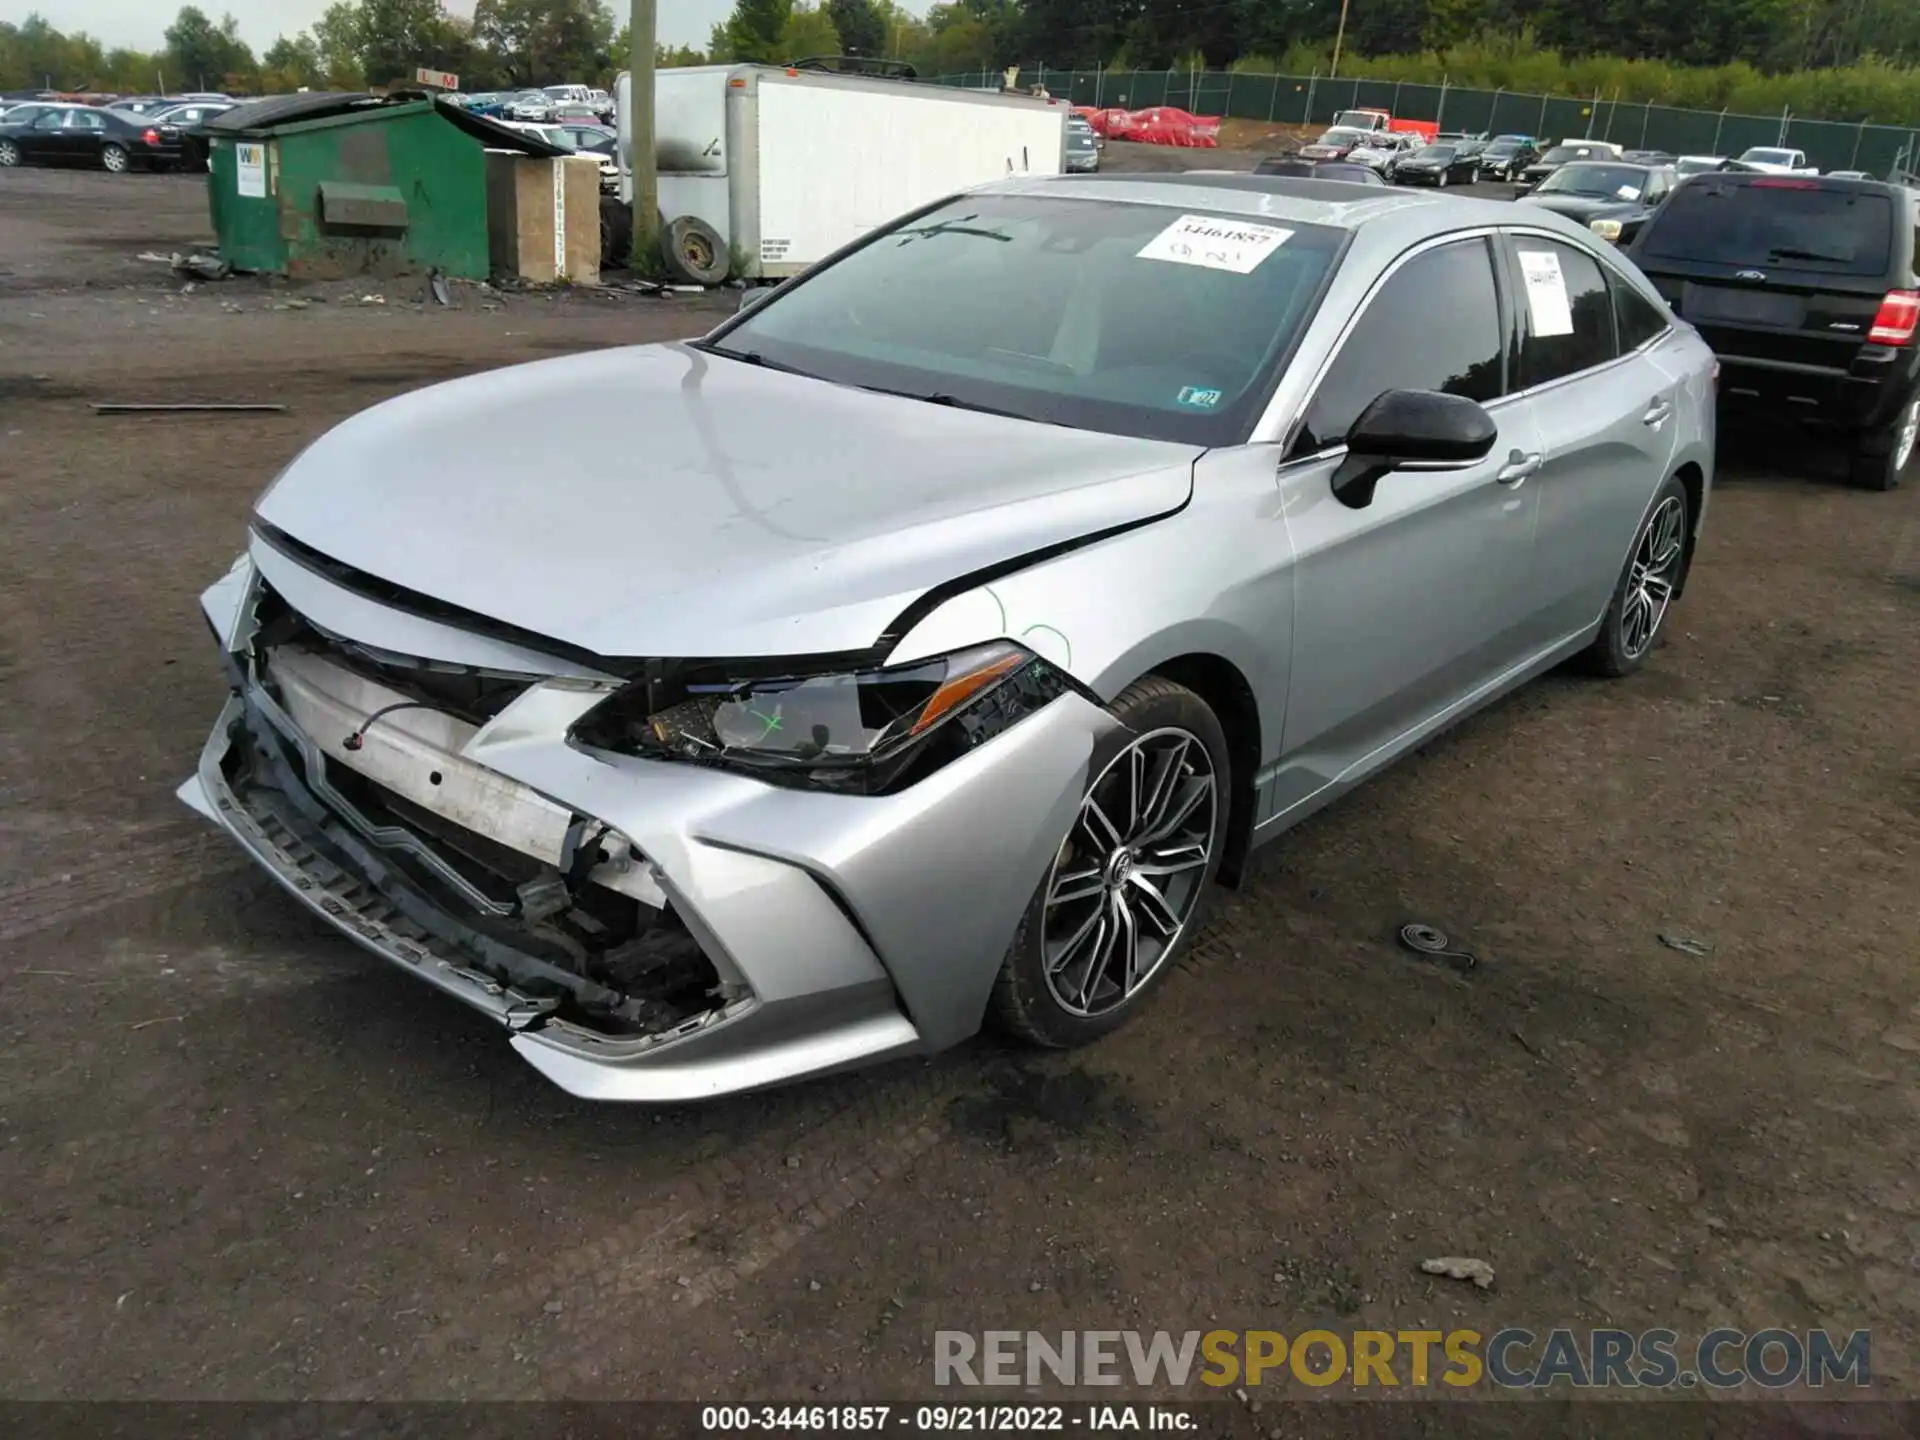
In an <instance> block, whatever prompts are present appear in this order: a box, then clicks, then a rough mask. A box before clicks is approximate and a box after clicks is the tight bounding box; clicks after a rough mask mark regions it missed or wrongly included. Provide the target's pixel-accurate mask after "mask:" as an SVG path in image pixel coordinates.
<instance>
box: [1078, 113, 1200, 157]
mask: <svg viewBox="0 0 1920 1440" xmlns="http://www.w3.org/2000/svg"><path fill="white" fill-rule="evenodd" d="M1075 113H1077V114H1080V115H1084V116H1085V117H1086V120H1087V123H1088V124H1089V125H1091V126H1093V133H1094V134H1096V135H1104V136H1106V137H1107V138H1108V139H1110V140H1137V141H1139V142H1140V143H1142V144H1145V145H1186V146H1190V147H1193V148H1196V149H1201V150H1213V149H1217V148H1218V147H1219V144H1220V117H1219V116H1218V115H1190V114H1188V113H1187V112H1186V111H1185V110H1176V109H1174V108H1173V107H1172V106H1171V105H1157V106H1155V107H1154V108H1153V109H1151V110H1096V109H1094V108H1092V107H1091V106H1086V105H1082V106H1079V107H1077V108H1076V112H1075Z"/></svg>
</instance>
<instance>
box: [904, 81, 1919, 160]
mask: <svg viewBox="0 0 1920 1440" xmlns="http://www.w3.org/2000/svg"><path fill="white" fill-rule="evenodd" d="M938 83H940V84H943V85H963V86H970V87H973V88H977V89H996V88H998V87H999V85H1000V83H1001V74H1000V72H999V71H989V70H979V71H973V72H970V73H968V74H964V75H942V76H940V77H938ZM1019 84H1020V86H1021V87H1022V88H1026V87H1028V86H1032V85H1044V86H1045V87H1046V88H1047V90H1048V92H1049V93H1051V94H1053V95H1058V96H1060V97H1062V98H1064V99H1069V100H1071V101H1072V102H1073V103H1074V104H1075V105H1093V106H1099V107H1101V108H1119V109H1125V110H1146V109H1150V108H1152V107H1153V106H1156V105H1172V106H1177V107H1179V108H1180V109H1182V110H1190V111H1192V112H1193V113H1194V114H1196V115H1220V116H1224V117H1226V118H1229V119H1234V120H1260V121H1269V122H1271V123H1273V124H1277V125H1327V124H1330V123H1332V120H1333V117H1334V116H1335V115H1336V114H1338V113H1339V112H1340V111H1342V110H1354V109H1365V108H1371V109H1380V110H1388V111H1391V112H1392V113H1393V114H1394V115H1395V116H1397V117H1400V118H1403V119H1408V120H1429V121H1433V122H1435V123H1436V124H1438V125H1439V127H1440V128H1441V129H1442V130H1463V131H1466V132H1467V133H1469V134H1476V133H1480V132H1485V133H1486V134H1489V135H1527V136H1531V137H1533V138H1535V139H1540V140H1564V139H1571V138H1579V137H1585V136H1591V137H1592V138H1594V139H1596V140H1611V141H1613V142H1614V143H1615V144H1617V145H1621V146H1624V147H1625V148H1627V149H1629V150H1664V151H1666V152H1667V153H1669V154H1672V155H1738V154H1739V153H1740V152H1741V151H1743V150H1746V149H1748V148H1749V147H1751V146H1754V145H1785V146H1790V147H1792V148H1794V149H1797V150H1804V151H1806V153H1807V161H1808V163H1809V164H1812V165H1815V166H1818V167H1819V168H1820V169H1822V170H1865V171H1867V172H1868V173H1869V174H1872V175H1888V176H1890V175H1893V174H1895V173H1896V172H1900V171H1913V170H1920V126H1908V127H1901V126H1893V125H1868V124H1846V123H1843V122H1840V121H1833V120H1802V119H1799V118H1798V117H1795V116H1791V115H1789V116H1779V115H1736V114H1731V113H1725V112H1715V111H1712V110H1679V109H1674V108H1673V107H1671V106H1666V105H1644V104H1639V103H1636V102H1627V101H1618V100H1609V99H1607V98H1605V97H1593V98H1589V99H1584V100H1583V99H1579V98H1576V97H1573V96H1565V95H1528V94H1522V93H1518V92H1516V91H1512V90H1470V89H1464V88H1461V87H1459V86H1449V85H1416V84H1412V83H1405V82H1400V81H1394V80H1346V79H1340V80H1329V79H1328V78H1327V77H1326V76H1324V75H1252V74H1245V75H1243V74H1235V73H1231V72H1228V71H1222V70H1047V69H1031V70H1022V71H1021V72H1020V77H1019Z"/></svg>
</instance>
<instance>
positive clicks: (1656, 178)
mask: <svg viewBox="0 0 1920 1440" xmlns="http://www.w3.org/2000/svg"><path fill="white" fill-rule="evenodd" d="M1679 183H1680V177H1679V175H1678V174H1677V173H1676V172H1675V171H1674V169H1673V167H1672V166H1670V165H1624V164H1614V163H1607V162H1596V161H1590V160H1583V161H1578V162H1576V163H1574V164H1572V165H1562V166H1561V167H1560V168H1559V169H1558V170H1556V171H1554V172H1553V174H1551V175H1549V176H1548V177H1547V178H1546V179H1545V180H1543V181H1541V182H1540V185H1539V187H1538V188H1537V189H1534V190H1532V191H1529V192H1528V193H1527V194H1525V195H1522V196H1521V197H1520V199H1519V203H1520V204H1522V205H1534V206H1539V207H1540V208H1541V209H1545V210H1552V211H1553V212H1554V213H1556V214H1559V215H1564V216H1566V217H1567V218H1568V219H1569V220H1574V221H1578V222H1579V223H1580V224H1582V225H1585V226H1586V227H1587V228H1588V229H1589V230H1591V231H1593V233H1594V234H1596V235H1598V236H1599V237H1600V238H1601V239H1602V240H1611V241H1613V242H1614V243H1615V244H1617V245H1624V244H1626V243H1627V242H1628V241H1630V240H1632V239H1633V237H1634V236H1635V235H1637V234H1639V233H1640V227H1641V226H1642V225H1643V224H1645V223H1646V219H1647V217H1648V216H1649V215H1651V214H1652V213H1653V212H1654V211H1655V210H1657V209H1658V208H1659V207H1660V205H1661V204H1662V203H1663V202H1664V201H1665V200H1666V198H1667V196H1668V195H1670V194H1672V193H1673V187H1674V186H1676V185H1678V184H1679Z"/></svg>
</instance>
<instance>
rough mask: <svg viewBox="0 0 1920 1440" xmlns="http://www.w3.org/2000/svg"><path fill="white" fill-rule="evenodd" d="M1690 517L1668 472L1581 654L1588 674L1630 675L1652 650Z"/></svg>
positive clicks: (1681, 561) (1674, 588)
mask: <svg viewBox="0 0 1920 1440" xmlns="http://www.w3.org/2000/svg"><path fill="white" fill-rule="evenodd" d="M1692 518H1693V517H1692V514H1691V509H1690V507H1689V505H1688V503H1687V487H1686V486H1684V485H1682V484H1681V483H1680V477H1679V476H1677V475H1669V476H1668V477H1667V478H1666V481H1665V482H1664V483H1663V484H1662V485H1661V486H1660V489H1659V491H1658V493H1656V494H1655V495H1654V497H1653V504H1652V505H1651V506H1650V507H1649V508H1648V510H1647V518H1646V519H1644V520H1642V521H1641V522H1640V529H1639V531H1638V533H1636V534H1635V535H1634V537H1633V548H1632V549H1631V550H1629V551H1628V552H1627V563H1626V565H1625V567H1624V568H1623V569H1622V570H1621V572H1620V580H1619V583H1617V584H1616V585H1615V586H1614V587H1613V600H1612V602H1611V603H1610V604H1609V605H1608V606H1607V616H1606V619H1604V620H1602V621H1601V622H1600V633H1599V634H1598V635H1596V636H1594V638H1593V643H1592V644H1591V645H1589V646H1588V647H1587V648H1586V650H1585V651H1584V652H1583V654H1582V656H1581V659H1582V660H1583V662H1584V663H1585V665H1586V668H1587V669H1588V670H1590V671H1592V672H1593V673H1594V674H1596V675H1602V676H1605V677H1606V678H1608V679H1618V678H1619V677H1621V676H1623V675H1631V674H1632V673H1633V672H1634V671H1636V670H1638V669H1639V668H1640V667H1641V666H1642V665H1643V664H1645V663H1646V659H1647V656H1648V655H1650V654H1652V653H1653V647H1654V646H1655V645H1656V644H1658V643H1659V640H1660V631H1661V627H1662V626H1663V625H1665V623H1666V619H1667V615H1668V614H1669V612H1670V611H1671V610H1672V608H1673V598H1674V596H1675V595H1676V594H1678V593H1679V590H1680V583H1681V581H1682V580H1684V579H1685V578H1686V571H1687V536H1688V534H1689V533H1691V530H1692Z"/></svg>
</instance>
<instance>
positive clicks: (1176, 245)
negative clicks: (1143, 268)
mask: <svg viewBox="0 0 1920 1440" xmlns="http://www.w3.org/2000/svg"><path fill="white" fill-rule="evenodd" d="M1292 238H1293V231H1291V230H1282V229H1281V228H1280V227H1279V226H1277V225H1255V224H1253V223H1251V222H1250V221H1246V220H1222V219H1219V218H1217V217H1215V216H1212V215H1182V216H1181V217H1180V218H1179V219H1178V220H1176V221H1174V222H1173V224H1171V225H1169V226H1168V227H1167V228H1166V229H1164V230H1162V231H1161V232H1160V233H1159V234H1158V235H1156V236H1154V237H1153V239H1151V240H1149V241H1148V242H1147V243H1146V244H1145V245H1143V246H1141V247H1140V249H1139V251H1138V252H1136V254H1135V257H1134V258H1136V259H1139V260H1170V261H1172V262H1173V263H1174V264H1176V265H1200V266H1203V267H1205V268H1206V269H1208V270H1231V271H1233V272H1234V273H1235V274H1236V275H1251V274H1252V273H1253V271H1254V270H1255V268H1256V267H1257V266H1258V265H1259V264H1260V262H1261V261H1262V260H1264V259H1266V258H1267V256H1269V255H1271V254H1272V253H1273V252H1274V251H1276V250H1278V249H1279V248H1280V247H1281V246H1282V245H1284V244H1286V243H1287V241H1288V240H1290V239H1292Z"/></svg>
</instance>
